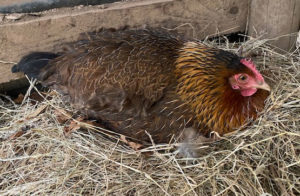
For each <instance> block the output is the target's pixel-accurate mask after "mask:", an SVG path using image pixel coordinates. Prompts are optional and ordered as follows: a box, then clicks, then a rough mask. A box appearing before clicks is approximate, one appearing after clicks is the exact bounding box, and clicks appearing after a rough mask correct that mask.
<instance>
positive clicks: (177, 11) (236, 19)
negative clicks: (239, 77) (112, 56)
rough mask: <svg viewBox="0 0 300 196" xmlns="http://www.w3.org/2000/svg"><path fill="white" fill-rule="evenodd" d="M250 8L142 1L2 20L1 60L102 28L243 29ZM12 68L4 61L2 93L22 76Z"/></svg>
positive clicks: (232, 0) (232, 3)
mask: <svg viewBox="0 0 300 196" xmlns="http://www.w3.org/2000/svg"><path fill="white" fill-rule="evenodd" d="M247 7H248V0H242V1H240V0H219V1H209V0H200V1H199V0H143V1H129V2H122V3H114V4H109V5H107V7H103V6H102V7H101V6H95V7H87V8H81V9H76V8H63V9H58V10H54V11H48V12H44V13H41V15H40V16H38V17H34V16H24V17H23V18H21V19H20V20H18V21H10V22H8V21H6V20H5V19H4V20H3V22H2V23H0V37H1V39H0V51H3V52H1V53H0V60H2V61H13V62H17V61H19V59H20V58H21V57H22V56H23V55H25V54H27V53H29V52H31V51H55V50H56V47H55V46H57V45H58V44H60V43H65V42H70V41H75V40H77V39H78V37H79V35H80V34H81V33H82V32H88V31H94V30H96V29H99V28H122V27H124V26H129V27H163V28H167V29H176V30H177V31H178V32H179V33H183V34H185V35H186V36H187V37H194V38H198V39H201V38H205V37H206V36H208V35H211V36H213V35H217V34H224V33H231V32H237V31H243V30H244V29H245V26H246V17H247V9H248V8H247ZM11 66H12V64H3V63H1V62H0V74H1V75H0V91H4V90H5V89H6V87H5V86H7V85H3V84H8V83H9V81H14V80H16V79H18V78H22V76H20V75H15V74H11V73H10V67H11ZM1 84H2V85H1ZM1 89H2V90H1Z"/></svg>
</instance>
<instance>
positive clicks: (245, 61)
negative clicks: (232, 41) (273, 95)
mask: <svg viewBox="0 0 300 196" xmlns="http://www.w3.org/2000/svg"><path fill="white" fill-rule="evenodd" d="M240 62H241V63H242V64H243V65H245V66H246V67H248V68H249V69H250V70H251V71H252V72H253V73H254V75H255V77H256V79H257V80H260V81H264V78H263V76H262V75H261V74H260V73H259V71H258V70H257V69H256V67H255V64H254V63H253V61H251V59H246V58H244V59H241V61H240Z"/></svg>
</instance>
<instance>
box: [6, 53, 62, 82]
mask: <svg viewBox="0 0 300 196" xmlns="http://www.w3.org/2000/svg"><path fill="white" fill-rule="evenodd" d="M58 56H59V55H58V54H54V53H49V52H33V53H31V54H28V55H26V56H24V57H23V58H22V59H21V60H20V62H19V63H18V64H16V65H14V66H13V67H12V69H11V72H13V73H16V72H23V73H24V74H26V75H27V76H28V77H29V78H30V79H31V78H33V79H35V78H36V79H39V73H40V71H41V69H42V68H44V67H46V66H47V65H48V62H49V61H50V60H51V59H55V58H56V57H58Z"/></svg>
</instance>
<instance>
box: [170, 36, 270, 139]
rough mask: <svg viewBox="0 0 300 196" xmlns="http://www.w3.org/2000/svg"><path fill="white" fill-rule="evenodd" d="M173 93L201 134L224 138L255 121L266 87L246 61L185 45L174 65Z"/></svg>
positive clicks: (198, 45)
mask: <svg viewBox="0 0 300 196" xmlns="http://www.w3.org/2000/svg"><path fill="white" fill-rule="evenodd" d="M175 70H176V71H175V74H176V76H177V81H178V85H177V93H178V94H179V96H180V97H181V99H182V100H183V101H184V102H185V103H187V104H188V105H190V107H191V109H192V110H193V111H194V113H195V116H196V119H197V120H198V123H199V125H201V126H202V127H204V130H205V132H207V131H206V130H208V131H216V132H218V133H219V134H221V135H222V134H224V133H228V132H231V131H233V130H234V129H236V128H239V127H240V126H242V125H243V124H244V123H245V122H246V121H247V120H248V119H255V118H256V117H257V113H258V112H260V111H262V109H263V108H264V102H265V100H266V98H267V97H268V95H269V92H268V91H270V87H269V86H268V84H267V83H266V82H265V80H264V78H263V76H262V75H261V74H260V73H259V71H258V70H257V69H256V67H255V65H254V63H253V62H252V61H250V60H247V59H244V58H241V57H239V56H237V55H235V54H232V53H230V52H227V51H224V50H220V49H216V48H212V47H208V46H205V45H202V44H199V43H196V42H188V43H186V44H185V46H184V47H183V48H182V50H181V52H180V55H179V57H178V58H177V61H176V69H175Z"/></svg>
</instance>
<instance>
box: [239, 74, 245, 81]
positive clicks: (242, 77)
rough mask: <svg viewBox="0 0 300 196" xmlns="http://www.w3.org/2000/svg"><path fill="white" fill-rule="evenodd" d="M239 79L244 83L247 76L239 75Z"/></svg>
mask: <svg viewBox="0 0 300 196" xmlns="http://www.w3.org/2000/svg"><path fill="white" fill-rule="evenodd" d="M239 79H240V80H241V81H245V80H247V76H245V75H241V76H240V77H239Z"/></svg>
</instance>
